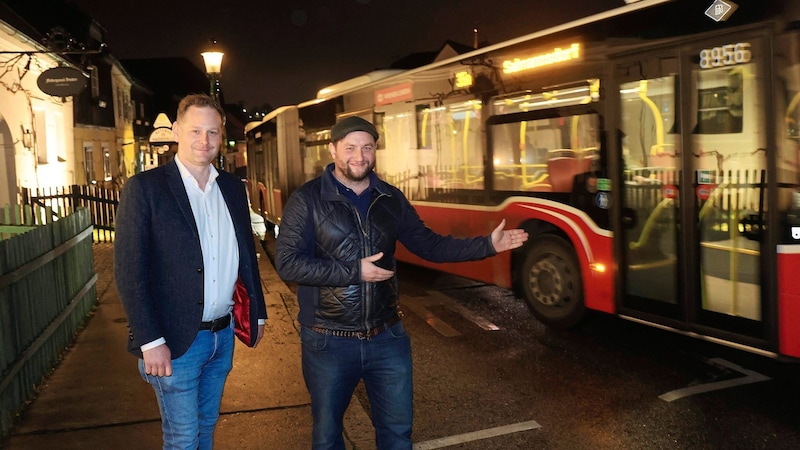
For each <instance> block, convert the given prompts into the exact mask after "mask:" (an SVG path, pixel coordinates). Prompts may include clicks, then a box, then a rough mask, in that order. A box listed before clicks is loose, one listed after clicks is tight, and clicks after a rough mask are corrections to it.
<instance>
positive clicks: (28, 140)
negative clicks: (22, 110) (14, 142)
mask: <svg viewBox="0 0 800 450" xmlns="http://www.w3.org/2000/svg"><path fill="white" fill-rule="evenodd" d="M22 146H23V147H25V148H27V149H28V150H30V149H32V148H33V133H31V130H22Z"/></svg>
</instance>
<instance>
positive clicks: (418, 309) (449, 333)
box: [400, 295, 461, 337]
mask: <svg viewBox="0 0 800 450" xmlns="http://www.w3.org/2000/svg"><path fill="white" fill-rule="evenodd" d="M400 302H401V303H402V304H404V305H406V306H407V307H408V309H410V310H411V311H413V312H414V314H416V315H418V316H420V317H421V318H422V319H423V320H424V321H425V322H427V324H428V325H430V326H431V327H433V329H434V330H436V331H437V332H439V334H441V335H442V336H445V337H455V336H461V333H459V332H458V331H457V330H456V329H455V328H453V327H451V326H450V325H448V324H447V323H446V322H444V321H443V320H441V319H439V318H438V317H436V316H435V315H434V314H433V313H432V312H431V311H430V310H429V309H428V308H426V307H425V305H423V303H426V302H425V298H423V297H408V296H405V295H401V296H400Z"/></svg>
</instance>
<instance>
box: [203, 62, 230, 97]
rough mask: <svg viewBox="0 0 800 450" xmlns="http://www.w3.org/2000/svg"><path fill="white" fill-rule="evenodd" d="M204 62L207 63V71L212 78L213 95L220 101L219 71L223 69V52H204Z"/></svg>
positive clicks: (211, 90) (211, 91)
mask: <svg viewBox="0 0 800 450" xmlns="http://www.w3.org/2000/svg"><path fill="white" fill-rule="evenodd" d="M201 55H203V62H204V63H205V65H206V73H207V74H208V78H209V79H210V80H211V88H210V93H211V97H212V98H213V99H214V100H216V101H217V102H219V73H220V71H221V69H222V56H223V55H224V53H222V52H203V53H201Z"/></svg>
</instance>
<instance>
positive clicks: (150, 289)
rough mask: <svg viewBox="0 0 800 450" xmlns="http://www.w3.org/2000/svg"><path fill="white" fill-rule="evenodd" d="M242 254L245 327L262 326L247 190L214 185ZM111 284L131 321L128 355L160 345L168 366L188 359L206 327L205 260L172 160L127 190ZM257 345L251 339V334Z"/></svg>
mask: <svg viewBox="0 0 800 450" xmlns="http://www.w3.org/2000/svg"><path fill="white" fill-rule="evenodd" d="M216 183H217V184H218V186H219V189H220V191H221V192H222V196H223V198H224V199H225V204H226V205H227V206H228V210H229V211H230V215H231V219H232V220H233V227H234V229H235V232H236V240H237V242H238V246H239V277H240V278H241V280H242V282H243V283H244V286H245V287H246V288H247V292H248V294H249V297H250V326H251V329H252V330H257V329H258V319H266V318H267V309H266V305H265V302H264V293H263V291H262V289H261V278H260V276H259V272H258V259H257V258H256V252H255V239H254V237H253V233H252V228H251V225H250V206H249V204H248V201H247V192H246V190H245V186H244V184H243V183H242V182H241V180H239V179H238V178H236V177H234V176H233V175H231V174H229V173H227V172H224V171H220V172H219V176H218V177H217V179H216ZM114 241H115V242H114V277H115V281H116V285H117V291H118V292H119V295H120V299H121V300H122V305H123V307H124V308H125V313H126V315H127V316H128V326H129V329H130V330H129V336H128V351H129V352H130V353H132V354H133V355H135V356H137V357H139V358H141V357H142V352H141V349H140V347H141V346H142V345H144V344H146V343H148V342H152V341H154V340H156V339H158V338H159V337H164V338H165V339H166V341H167V346H169V349H170V352H171V356H172V359H176V358H178V357H180V356H181V355H183V354H184V353H186V351H187V350H188V349H189V346H190V345H191V344H192V342H193V341H194V338H195V336H196V335H197V332H198V330H199V329H200V322H202V320H203V255H202V251H201V248H200V236H199V233H198V231H197V225H196V224H195V220H194V215H193V213H192V208H191V205H190V204H189V197H188V195H187V194H186V188H185V187H184V185H183V181H182V180H181V175H180V171H179V170H178V165H177V164H176V163H175V160H174V159H173V160H170V161H169V162H168V163H167V164H165V165H163V166H159V167H157V168H154V169H151V170H148V171H145V172H142V173H139V174H137V175H135V176H133V177H131V178H130V179H128V181H126V182H125V185H124V187H123V189H122V193H121V197H120V201H119V205H118V207H117V215H116V223H115V238H114ZM253 335H254V337H253V339H255V335H256V333H255V332H254V333H253Z"/></svg>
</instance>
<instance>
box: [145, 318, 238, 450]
mask: <svg viewBox="0 0 800 450" xmlns="http://www.w3.org/2000/svg"><path fill="white" fill-rule="evenodd" d="M231 323H233V321H232V320H231ZM233 339H234V338H233V326H229V327H228V328H226V329H224V330H220V331H217V332H216V333H212V332H211V331H208V330H202V331H199V332H198V333H197V337H195V339H194V342H192V345H191V347H189V350H187V351H186V353H185V354H184V355H182V356H181V357H180V358H178V359H173V360H172V376H169V377H154V376H152V375H147V374H145V372H144V360H142V359H139V373H140V374H141V375H142V378H144V380H145V381H147V382H148V383H150V385H151V386H153V390H155V393H156V398H157V399H158V409H159V410H160V411H161V430H162V432H163V433H164V449H165V450H167V449H169V450H173V449H181V450H184V449H192V450H196V449H200V450H210V449H211V448H212V445H213V442H214V428H215V427H216V425H217V419H218V418H219V405H220V402H221V401H222V389H223V388H224V387H225V380H226V379H227V377H228V373H229V372H230V371H231V369H232V368H233Z"/></svg>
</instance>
